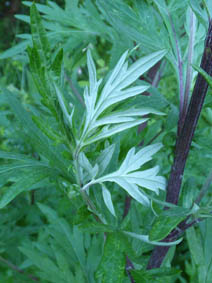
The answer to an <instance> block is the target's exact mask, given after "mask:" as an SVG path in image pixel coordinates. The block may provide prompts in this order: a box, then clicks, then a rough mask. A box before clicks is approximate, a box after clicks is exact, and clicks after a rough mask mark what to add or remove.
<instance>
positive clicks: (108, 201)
mask: <svg viewBox="0 0 212 283" xmlns="http://www.w3.org/2000/svg"><path fill="white" fill-rule="evenodd" d="M101 186H102V196H103V199H104V202H105V205H106V206H107V208H108V209H109V211H110V213H111V214H113V216H116V213H115V210H114V207H113V202H112V198H111V193H110V191H109V190H108V189H107V188H106V186H105V185H104V184H101Z"/></svg>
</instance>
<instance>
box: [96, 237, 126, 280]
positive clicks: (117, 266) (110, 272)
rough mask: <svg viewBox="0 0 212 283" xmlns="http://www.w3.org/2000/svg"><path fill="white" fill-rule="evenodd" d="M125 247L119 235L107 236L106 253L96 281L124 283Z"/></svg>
mask: <svg viewBox="0 0 212 283" xmlns="http://www.w3.org/2000/svg"><path fill="white" fill-rule="evenodd" d="M123 250H124V247H123V243H122V241H121V239H120V236H119V234H118V233H112V234H107V239H106V243H105V246H104V253H103V257H102V260H101V262H100V265H99V267H98V270H97V272H96V280H97V282H101V283H114V282H117V283H122V282H123V279H124V270H125V255H124V253H123Z"/></svg>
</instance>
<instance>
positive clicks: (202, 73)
mask: <svg viewBox="0 0 212 283" xmlns="http://www.w3.org/2000/svg"><path fill="white" fill-rule="evenodd" d="M208 52H211V50H208ZM192 66H193V68H194V69H195V70H196V71H197V72H198V73H200V74H201V75H202V76H203V78H204V79H205V80H206V81H207V83H208V84H209V86H210V87H212V77H211V76H210V75H208V74H207V73H206V72H205V71H204V70H203V69H202V68H200V67H198V66H197V65H192Z"/></svg>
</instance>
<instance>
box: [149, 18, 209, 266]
mask: <svg viewBox="0 0 212 283" xmlns="http://www.w3.org/2000/svg"><path fill="white" fill-rule="evenodd" d="M200 66H201V68H202V69H203V70H204V71H205V72H206V73H208V74H209V75H210V76H211V75H212V21H210V24H209V28H208V33H207V37H206V40H205V48H204V53H203V56H202V61H201V65H200ZM207 89H208V83H207V82H206V81H205V79H204V78H203V77H202V76H201V74H198V76H197V80H196V83H195V87H194V90H193V93H192V97H191V101H190V104H189V107H188V111H187V114H186V118H185V123H184V125H183V128H182V131H180V135H179V136H178V138H177V141H176V150H175V159H174V164H173V166H172V169H171V174H170V178H169V181H168V186H167V196H166V201H167V202H170V203H172V204H177V203H178V199H179V194H180V188H181V184H182V177H183V173H184V168H185V164H186V160H187V157H188V153H189V149H190V146H191V141H192V138H193V135H194V131H195V129H196V126H197V122H198V119H199V115H200V113H201V110H202V106H203V102H204V99H205V96H206V93H207ZM163 241H164V240H163ZM168 250H169V248H168V247H157V248H155V249H154V251H153V253H152V256H151V258H150V261H149V264H148V269H151V268H157V267H160V265H161V263H162V261H163V259H164V257H165V255H166V253H167V252H168Z"/></svg>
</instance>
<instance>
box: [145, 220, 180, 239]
mask: <svg viewBox="0 0 212 283" xmlns="http://www.w3.org/2000/svg"><path fill="white" fill-rule="evenodd" d="M184 219H185V216H184V217H183V216H172V217H167V216H163V215H161V216H159V217H156V219H155V221H154V222H153V225H152V229H151V230H150V232H149V239H150V240H151V241H160V240H162V239H164V238H165V237H166V236H167V235H168V234H169V233H170V232H171V231H172V230H173V229H174V228H176V227H177V225H178V224H179V223H180V222H182V221H183V220H184Z"/></svg>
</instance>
